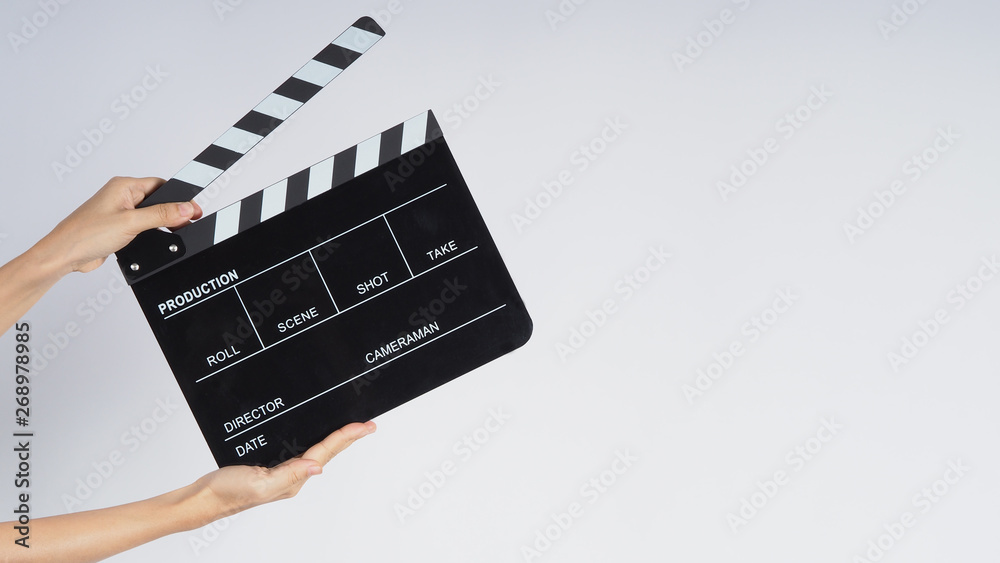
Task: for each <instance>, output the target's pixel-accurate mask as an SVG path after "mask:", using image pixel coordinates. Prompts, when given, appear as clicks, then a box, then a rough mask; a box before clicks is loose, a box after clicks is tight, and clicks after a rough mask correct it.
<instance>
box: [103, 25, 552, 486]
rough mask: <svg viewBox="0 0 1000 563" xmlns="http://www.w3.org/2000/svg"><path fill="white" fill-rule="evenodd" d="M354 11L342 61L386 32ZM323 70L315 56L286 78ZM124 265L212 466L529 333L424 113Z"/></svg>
mask: <svg viewBox="0 0 1000 563" xmlns="http://www.w3.org/2000/svg"><path fill="white" fill-rule="evenodd" d="M366 21H368V20H364V19H363V20H359V22H358V23H356V24H355V26H354V27H353V28H352V29H355V30H356V31H349V32H348V34H350V35H349V36H350V37H354V39H352V40H350V41H343V40H338V41H335V42H334V45H335V46H336V47H337V50H336V52H337V53H340V54H341V55H343V56H344V57H346V58H342V59H340V60H343V61H348V62H349V61H350V60H353V59H355V58H357V56H358V55H359V54H360V53H361V52H362V51H361V50H357V49H354V50H350V51H351V52H352V53H355V54H353V55H350V54H347V55H344V53H345V52H346V51H344V50H343V49H344V47H343V45H337V43H338V42H339V43H343V44H347V45H357V44H358V43H357V42H358V41H360V42H362V43H365V44H368V45H370V42H373V41H375V40H377V37H379V36H380V34H379V33H374V32H373V31H372V29H374V28H371V27H370V25H369V24H368V23H366ZM371 25H374V24H373V23H372V24H371ZM365 33H367V34H369V35H365ZM348 34H345V36H347V35H348ZM341 37H344V36H341ZM359 49H360V48H359ZM322 58H323V57H317V59H315V60H317V61H320V62H322V61H321V60H320V59H322ZM324 60H327V61H328V62H329V59H324ZM322 64H327V63H326V62H322ZM327 66H328V67H331V68H334V65H327ZM310 68H312V70H308V71H306V70H305V69H310ZM336 68H340V67H336ZM320 70H323V71H324V73H325V74H323V73H320V72H319V71H320ZM333 73H334V72H333V71H329V70H324V69H323V68H322V67H316V66H314V65H312V63H310V65H306V66H305V67H303V70H300V71H299V72H298V73H296V76H298V77H300V78H302V79H305V78H309V79H312V80H315V81H316V82H323V81H324V80H325V81H329V79H330V78H332V74H333ZM318 75H321V78H317V76H318ZM306 82H308V80H306ZM287 84H288V83H286V85H287ZM283 88H285V89H283ZM289 90H294V89H293V88H290V87H288V88H286V87H285V86H283V87H282V88H279V89H278V90H277V91H276V93H275V94H272V96H269V97H268V99H269V100H271V101H267V100H265V102H263V103H262V104H260V105H258V106H257V108H256V109H255V110H254V112H251V114H250V117H248V118H244V119H243V120H241V121H240V124H238V125H237V126H235V127H234V128H233V129H231V130H230V131H229V132H227V133H226V135H223V136H222V137H220V139H219V140H218V141H216V142H215V143H214V144H213V146H212V147H210V148H209V149H208V150H206V151H205V152H204V153H202V155H199V157H198V159H197V160H196V163H194V164H192V165H189V166H188V167H185V169H184V170H182V171H181V173H179V174H178V175H177V176H176V177H175V178H173V179H171V181H170V182H169V183H167V184H164V186H163V187H161V188H160V190H158V191H157V192H155V193H156V194H157V195H159V194H160V193H161V191H162V190H164V189H168V193H167V195H165V196H161V198H162V199H160V200H159V201H178V200H186V199H189V198H191V197H193V196H194V194H196V193H197V192H198V190H200V189H201V188H202V187H204V185H207V183H208V182H210V181H211V178H213V177H214V176H215V175H217V174H218V173H220V172H221V171H222V170H224V169H225V168H227V167H228V166H229V165H230V159H233V158H235V156H234V154H232V153H238V152H239V151H240V150H243V149H244V148H246V147H247V146H248V145H250V144H252V143H253V142H255V140H256V137H251V136H249V134H250V133H253V131H254V130H255V129H254V126H253V125H247V124H248V123H257V124H261V123H264V120H263V118H261V117H259V116H262V115H266V116H273V115H277V116H282V115H285V116H287V113H288V112H289V111H291V110H292V109H294V107H297V106H296V105H294V104H291V105H289V104H288V103H287V102H285V101H283V99H281V98H274V96H282V98H284V99H293V98H291V97H289V96H285V95H283V94H282V92H285V93H288V94H289V95H290V96H291V95H292V94H291V93H290V92H289ZM310 95H311V94H310ZM300 98H303V97H302V96H300ZM276 108H277V109H276ZM281 108H285V109H281ZM266 127H267V128H270V127H271V123H270V122H267V123H266ZM256 131H257V133H259V135H257V136H260V137H262V136H263V135H264V134H266V132H267V130H265V129H257V130H256ZM237 149H239V150H237ZM224 151H230V152H224ZM151 199H152V198H151ZM118 261H119V265H120V267H121V268H122V271H123V273H124V274H125V277H126V279H127V280H128V282H129V285H130V287H131V289H132V292H133V293H134V294H135V297H136V300H137V301H138V303H139V306H140V308H141V309H142V312H143V314H144V315H145V317H146V320H147V321H148V323H149V326H150V328H151V329H152V332H153V334H154V336H155V337H156V339H157V342H158V343H159V345H160V349H161V350H162V351H163V355H164V357H165V358H166V360H167V363H168V364H169V365H170V369H171V371H172V372H173V374H174V377H175V378H176V379H177V383H178V385H179V387H180V389H181V391H182V392H183V393H184V398H185V399H186V400H187V402H188V405H189V406H190V407H191V412H192V413H193V415H194V417H195V419H196V420H197V422H198V426H199V428H200V429H201V431H202V434H203V435H204V437H205V441H206V443H207V444H208V446H209V449H210V450H211V452H212V454H213V456H214V457H215V459H216V462H217V463H218V464H219V465H220V466H224V465H237V464H239V465H265V466H273V465H276V464H278V463H280V462H282V461H284V460H286V459H288V458H290V457H293V456H295V455H298V454H300V453H302V452H303V451H304V450H305V448H306V447H308V446H310V445H312V444H314V443H316V442H318V441H319V440H322V439H323V438H324V437H325V436H327V435H328V434H329V433H330V432H332V431H334V430H336V429H337V428H340V427H341V426H343V425H344V424H347V423H349V422H355V421H365V420H368V419H371V418H373V417H375V416H378V415H379V414H382V413H384V412H386V411H388V410H390V409H393V408H396V407H398V406H400V405H402V404H403V403H406V402H407V401H410V400H411V399H414V398H416V397H418V396H420V395H422V394H424V393H426V392H428V391H430V390H432V389H434V388H436V387H438V386H440V385H443V384H445V383H447V382H448V381H451V380H452V379H455V378H456V377H459V376H461V375H463V374H465V373H467V372H469V371H471V370H473V369H476V368H478V367H479V366H482V365H483V364H486V363H487V362H490V361H492V360H494V359H496V358H498V357H500V356H502V355H504V354H506V353H508V352H510V351H512V350H514V349H516V348H518V347H519V346H521V345H523V344H524V343H525V342H527V340H528V338H529V337H530V334H531V330H532V324H531V319H530V317H529V316H528V313H527V310H526V309H525V306H524V303H523V301H522V300H521V297H520V296H519V294H518V292H517V289H516V288H515V287H514V282H513V281H512V279H511V277H510V273H509V272H508V271H507V268H506V265H505V264H504V262H503V260H502V258H501V256H500V253H499V250H498V249H497V247H496V244H495V243H494V241H493V239H492V236H491V235H490V233H489V230H488V229H487V226H486V223H485V221H484V220H483V217H482V215H481V214H480V213H479V209H478V207H477V206H476V203H475V201H474V199H473V197H472V193H471V191H470V190H469V187H468V185H467V184H466V182H465V179H464V177H463V176H462V174H461V172H460V171H459V169H458V165H457V163H456V162H455V159H454V157H453V156H452V154H451V150H450V148H449V147H448V145H447V143H446V142H445V138H444V136H443V134H442V132H441V128H440V127H439V125H438V122H437V120H436V119H435V117H434V114H433V113H432V112H431V111H425V112H423V113H420V114H418V115H416V116H414V117H411V118H410V119H407V120H405V121H404V122H403V123H400V124H398V125H396V126H394V127H390V128H389V129H387V130H385V131H383V132H382V133H379V134H378V135H375V136H373V137H370V138H368V139H367V140H365V141H362V142H361V143H358V144H357V145H354V146H352V147H350V148H347V149H346V150H343V151H341V152H339V153H337V154H335V155H334V156H332V157H330V158H327V159H325V160H323V161H321V162H319V163H316V164H314V165H313V166H310V167H309V168H306V169H304V170H301V171H299V172H296V173H295V174H292V175H291V176H289V177H287V178H285V179H284V180H281V181H280V182H277V183H275V184H273V185H271V186H269V187H267V188H264V189H263V190H261V191H259V192H257V193H255V194H252V195H250V196H248V197H246V198H244V199H242V200H240V201H238V202H236V203H234V204H232V205H229V206H228V207H225V208H223V209H221V210H219V211H218V212H216V213H215V214H212V215H207V216H205V217H203V218H202V219H200V220H198V221H196V222H194V223H192V224H190V225H188V226H185V227H183V228H180V229H177V230H175V231H173V232H165V231H162V230H151V231H146V232H144V233H141V234H140V236H139V237H137V238H136V240H135V241H133V242H132V243H131V244H129V245H128V246H127V247H126V248H124V249H122V250H121V251H120V252H119V253H118ZM133 265H134V266H133Z"/></svg>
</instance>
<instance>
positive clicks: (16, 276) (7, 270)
mask: <svg viewBox="0 0 1000 563" xmlns="http://www.w3.org/2000/svg"><path fill="white" fill-rule="evenodd" d="M68 272H69V268H68V267H67V266H66V265H64V264H63V263H62V262H61V260H60V257H59V256H58V255H57V253H56V252H54V250H53V249H52V245H51V244H50V243H49V242H48V241H47V240H44V239H43V240H42V241H41V242H39V243H38V244H36V245H35V246H33V247H31V248H30V249H29V250H28V251H27V252H25V253H24V254H22V255H20V256H18V257H17V258H15V259H13V260H11V261H10V262H8V263H7V264H4V265H3V266H2V267H0V335H2V334H3V333H5V332H7V329H9V328H10V327H11V326H13V325H14V323H16V322H17V321H18V319H20V318H21V317H23V316H24V314H25V313H27V312H28V309H30V308H31V307H32V305H34V304H35V303H36V302H37V301H38V300H39V299H41V297H42V295H44V294H45V292H46V291H48V290H49V289H50V288H51V287H52V286H53V285H55V284H56V282H57V281H59V279H60V278H61V277H62V276H63V275H65V274H66V273H68Z"/></svg>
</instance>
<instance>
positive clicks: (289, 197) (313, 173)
mask: <svg viewBox="0 0 1000 563" xmlns="http://www.w3.org/2000/svg"><path fill="white" fill-rule="evenodd" d="M441 136H442V133H441V128H440V126H439V125H438V123H437V120H436V119H435V118H434V114H433V113H432V112H431V111H425V112H424V113H421V114H419V115H417V116H414V117H413V118H411V119H408V120H406V121H404V122H403V123H400V124H399V125H396V126H395V127H392V128H390V129H388V130H386V131H383V132H382V133H380V134H378V135H375V136H374V137H371V138H370V139H367V140H365V141H363V142H361V143H358V144H357V145H355V146H353V147H350V148H348V149H346V150H343V151H341V152H339V153H337V154H335V155H333V156H331V157H330V158H328V159H326V160H323V161H322V162H319V163H317V164H315V165H313V166H310V167H309V168H306V169H305V170H302V171H300V172H297V173H295V174H292V175H291V176H289V177H288V178H285V179H284V180H281V181H280V182H278V183H276V184H274V185H272V186H269V187H267V188H264V189H263V190H261V191H259V192H257V193H255V194H252V195H250V196H248V197H246V198H244V199H242V200H240V201H237V202H236V203H233V204H232V205H229V206H227V207H224V208H222V209H220V210H219V211H218V212H216V213H214V214H212V215H207V216H205V217H203V218H202V219H200V220H199V221H197V222H195V223H193V224H191V225H188V226H187V227H184V228H183V229H178V230H177V231H174V234H175V235H178V236H180V237H181V239H182V240H183V242H184V247H185V248H186V249H187V252H186V254H187V255H188V256H190V255H192V254H194V253H197V252H200V251H202V250H204V249H206V248H209V247H211V246H213V245H215V244H218V243H220V242H222V241H224V240H226V239H228V238H230V237H232V236H235V235H237V234H239V233H241V232H243V231H245V230H247V229H249V228H251V227H254V226H256V225H258V224H260V223H262V222H264V221H267V220H268V219H270V218H271V217H274V216H276V215H280V214H281V213H283V212H285V211H287V210H289V209H291V208H293V207H295V206H297V205H301V204H303V203H305V202H306V201H308V200H310V199H312V198H314V197H316V196H318V195H320V194H322V193H325V192H327V191H329V190H331V189H333V188H335V187H337V186H339V185H341V184H343V183H344V182H347V181H349V180H352V179H354V178H356V177H358V176H360V175H361V174H364V173H365V172H368V171H369V170H372V169H373V168H375V167H377V166H379V165H381V164H385V163H386V162H389V161H391V160H394V159H396V158H398V157H400V156H402V155H404V154H406V153H408V152H410V151H412V150H414V149H416V148H419V147H421V146H423V145H424V144H426V143H428V142H431V141H433V140H435V139H438V138H440V137H441Z"/></svg>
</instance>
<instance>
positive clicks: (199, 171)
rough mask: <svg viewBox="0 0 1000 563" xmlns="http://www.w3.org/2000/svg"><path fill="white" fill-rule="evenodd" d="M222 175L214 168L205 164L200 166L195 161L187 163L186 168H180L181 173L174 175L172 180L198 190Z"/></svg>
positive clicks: (220, 171)
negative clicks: (193, 186) (192, 186)
mask: <svg viewBox="0 0 1000 563" xmlns="http://www.w3.org/2000/svg"><path fill="white" fill-rule="evenodd" d="M220 174H222V170H219V169H218V168H216V167H214V166H209V165H207V164H202V163H200V162H198V161H196V160H192V161H191V162H189V163H187V166H185V167H184V168H181V171H180V172H178V173H177V174H174V178H177V179H178V180H180V181H182V182H187V183H189V184H193V185H195V186H198V187H199V188H204V187H206V186H208V185H209V184H211V183H212V180H214V179H216V178H218V177H219V175H220Z"/></svg>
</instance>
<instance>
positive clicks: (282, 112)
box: [253, 92, 302, 120]
mask: <svg viewBox="0 0 1000 563" xmlns="http://www.w3.org/2000/svg"><path fill="white" fill-rule="evenodd" d="M300 107H302V102H299V101H297V100H293V99H291V98H286V97H284V96H282V95H281V94H275V93H273V92H272V93H270V94H268V95H267V97H266V98H264V101H262V102H261V103H259V104H257V107H255V108H253V109H254V111H256V112H258V113H263V114H264V115H268V116H270V117H275V118H277V119H282V120H284V119H288V116H289V115H292V114H293V113H295V110H297V109H299V108H300Z"/></svg>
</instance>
